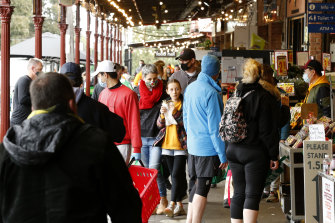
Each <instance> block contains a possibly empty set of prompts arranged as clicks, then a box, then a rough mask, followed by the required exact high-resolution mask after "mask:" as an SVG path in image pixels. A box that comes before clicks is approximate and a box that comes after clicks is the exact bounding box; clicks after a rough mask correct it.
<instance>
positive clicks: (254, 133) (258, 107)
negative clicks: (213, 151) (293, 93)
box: [227, 83, 280, 161]
mask: <svg viewBox="0 0 335 223" xmlns="http://www.w3.org/2000/svg"><path fill="white" fill-rule="evenodd" d="M251 90H254V92H253V93H251V94H250V95H248V96H247V97H246V98H245V99H243V100H242V102H241V103H242V106H243V114H244V115H245V119H246V122H247V138H246V139H244V140H243V141H242V142H241V143H237V144H233V143H227V144H228V147H230V146H233V147H238V146H243V147H248V148H250V149H262V150H264V151H265V152H266V153H267V154H268V157H269V158H270V159H271V160H274V161H275V160H277V159H278V153H279V150H278V145H279V127H280V112H279V111H280V108H279V107H278V104H277V101H276V99H275V98H274V96H272V95H271V94H270V93H269V92H268V91H266V90H265V89H264V88H263V87H262V86H261V85H260V84H258V83H254V84H239V85H238V86H237V93H238V94H239V93H241V95H242V96H243V95H245V94H246V93H247V92H249V91H251Z"/></svg>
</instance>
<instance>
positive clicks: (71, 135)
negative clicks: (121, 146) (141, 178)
mask: <svg viewBox="0 0 335 223" xmlns="http://www.w3.org/2000/svg"><path fill="white" fill-rule="evenodd" d="M0 208H1V209H0V222H6V223H20V222H21V223H23V222H27V223H28V222H34V223H45V222H49V223H67V222H68V223H76V222H78V223H82V222H90V223H107V216H106V215H107V214H108V215H110V216H111V219H112V221H113V223H115V222H119V223H124V222H129V223H135V222H138V223H140V222H142V221H141V200H140V197H139V194H138V192H137V190H136V189H135V188H134V186H133V183H132V179H131V177H130V175H129V172H128V169H127V166H126V165H125V163H124V160H123V158H122V156H121V155H120V153H119V151H118V149H117V148H116V146H115V145H114V144H113V142H112V141H110V140H109V137H108V136H107V135H106V133H105V132H103V131H102V130H100V129H98V128H96V127H93V126H91V125H89V124H85V125H83V124H82V123H81V122H80V121H79V120H78V119H77V118H76V117H74V116H73V115H68V114H66V113H65V112H64V111H63V110H62V109H59V108H58V107H57V108H56V110H54V111H53V112H51V113H48V114H39V115H35V116H33V117H32V118H30V119H28V120H25V121H24V122H23V123H22V125H15V126H13V127H11V128H10V129H9V130H8V132H7V134H6V136H5V138H4V142H3V144H1V145H0Z"/></svg>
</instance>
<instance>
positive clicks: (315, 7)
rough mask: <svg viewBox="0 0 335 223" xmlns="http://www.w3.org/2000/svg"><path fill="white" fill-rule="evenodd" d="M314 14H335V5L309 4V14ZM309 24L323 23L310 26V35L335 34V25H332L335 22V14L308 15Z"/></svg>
mask: <svg viewBox="0 0 335 223" xmlns="http://www.w3.org/2000/svg"><path fill="white" fill-rule="evenodd" d="M312 12H335V3H308V13H312ZM308 22H319V23H321V24H308V32H309V33H333V32H335V24H332V22H335V14H308ZM324 23H326V24H324ZM329 23H330V24H329Z"/></svg>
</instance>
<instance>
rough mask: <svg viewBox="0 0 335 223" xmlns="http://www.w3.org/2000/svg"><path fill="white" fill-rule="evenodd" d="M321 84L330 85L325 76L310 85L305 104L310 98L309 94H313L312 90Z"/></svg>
mask: <svg viewBox="0 0 335 223" xmlns="http://www.w3.org/2000/svg"><path fill="white" fill-rule="evenodd" d="M319 84H329V81H328V80H327V77H326V76H325V75H323V76H321V77H319V78H318V79H317V80H316V81H315V82H314V83H313V84H311V85H309V87H308V91H307V93H306V97H305V100H304V103H306V101H307V99H308V96H309V92H311V90H312V88H314V87H315V86H317V85H319Z"/></svg>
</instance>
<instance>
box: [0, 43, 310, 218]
mask: <svg viewBox="0 0 335 223" xmlns="http://www.w3.org/2000/svg"><path fill="white" fill-rule="evenodd" d="M176 59H177V60H179V63H180V67H179V66H174V67H172V66H171V65H170V64H169V65H167V66H166V67H165V63H164V62H163V61H161V60H159V61H157V62H155V63H154V64H145V63H144V61H140V66H139V68H138V69H136V75H135V76H134V81H133V83H131V84H123V83H122V82H124V80H126V81H128V82H129V80H130V78H129V77H124V74H125V73H126V71H125V68H124V67H122V66H121V65H119V64H116V63H113V62H112V61H108V60H105V61H102V62H100V63H99V64H98V66H97V69H96V72H95V75H96V78H97V84H96V85H95V88H94V92H93V95H92V98H90V97H88V96H86V95H85V94H84V91H83V76H82V72H81V69H80V67H79V65H77V64H75V63H65V64H64V65H63V66H62V67H61V69H60V73H40V72H41V71H42V67H43V62H42V61H41V60H39V59H35V58H33V59H30V60H29V62H28V74H27V75H25V76H23V77H22V78H21V79H20V80H19V81H18V83H17V84H16V86H15V92H14V101H13V103H14V110H13V114H12V117H11V127H10V129H9V130H8V132H7V134H6V136H5V137H4V140H3V143H2V144H1V145H0V205H1V211H0V222H8V223H11V222H15V223H17V222H107V218H106V215H107V214H108V215H109V216H110V218H111V220H112V222H113V223H116V222H129V223H136V222H141V206H142V204H141V200H140V197H139V194H138V192H137V191H136V189H135V188H134V186H133V184H132V180H131V177H130V175H129V172H128V171H127V165H126V164H128V163H129V161H130V158H131V157H134V158H135V159H136V160H142V161H143V163H144V165H145V167H148V168H153V169H157V170H158V177H157V184H158V189H159V194H160V203H159V205H158V206H157V208H156V210H155V214H165V215H166V216H168V217H173V216H179V215H187V222H188V223H200V222H201V220H202V217H203V214H204V210H205V207H206V203H207V195H208V193H209V191H210V188H211V182H212V178H213V177H214V176H216V175H217V173H218V171H219V170H223V169H225V168H226V167H227V165H228V164H229V167H230V169H231V172H232V177H233V180H234V197H233V198H232V201H231V222H233V223H242V222H248V223H249V222H250V223H255V222H256V221H257V216H258V210H259V203H260V200H261V197H262V193H263V189H264V186H265V179H266V176H267V173H268V170H269V169H272V170H275V169H277V168H278V152H279V148H278V145H279V140H280V139H282V138H280V131H282V134H283V130H284V128H283V127H284V126H285V125H287V123H288V120H289V110H288V100H287V98H285V97H282V96H281V94H280V92H279V90H278V89H277V88H276V85H275V82H274V79H273V75H272V72H271V71H272V70H271V68H270V69H269V67H267V66H266V65H262V64H260V63H259V62H257V61H256V60H253V59H249V60H248V61H247V62H246V64H245V66H244V71H243V79H242V80H241V83H240V84H238V86H237V87H236V92H235V94H236V95H239V96H241V97H243V100H242V112H243V114H244V116H245V120H246V123H247V127H246V128H247V133H248V134H247V136H246V138H245V139H244V140H242V141H241V142H238V143H233V142H227V141H226V142H224V141H223V140H222V139H221V138H220V133H219V123H220V121H221V116H222V113H223V109H224V104H223V100H222V95H221V94H220V92H221V86H220V85H218V83H217V80H218V78H219V76H220V61H219V59H218V58H217V57H215V56H212V55H206V56H204V57H203V59H202V61H201V64H200V62H199V61H197V60H196V58H195V53H194V51H193V50H192V49H184V50H183V51H182V52H181V53H180V55H179V56H178V57H177V58H176ZM312 65H313V64H312ZM306 69H310V70H313V67H312V66H310V67H309V68H306ZM129 76H130V75H129ZM84 81H85V79H84ZM311 92H312V91H311ZM186 163H187V167H188V170H187V171H186ZM187 173H188V176H189V182H188V183H187V178H186V174H187ZM169 177H170V178H171V183H170V181H169V179H168V178H169ZM167 189H171V197H169V198H168V197H167ZM271 190H275V189H273V188H272V187H271ZM187 197H188V198H189V203H188V210H187V212H186V210H185V209H184V207H183V203H182V202H183V200H185V199H186V198H187ZM168 200H170V202H169V201H168Z"/></svg>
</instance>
